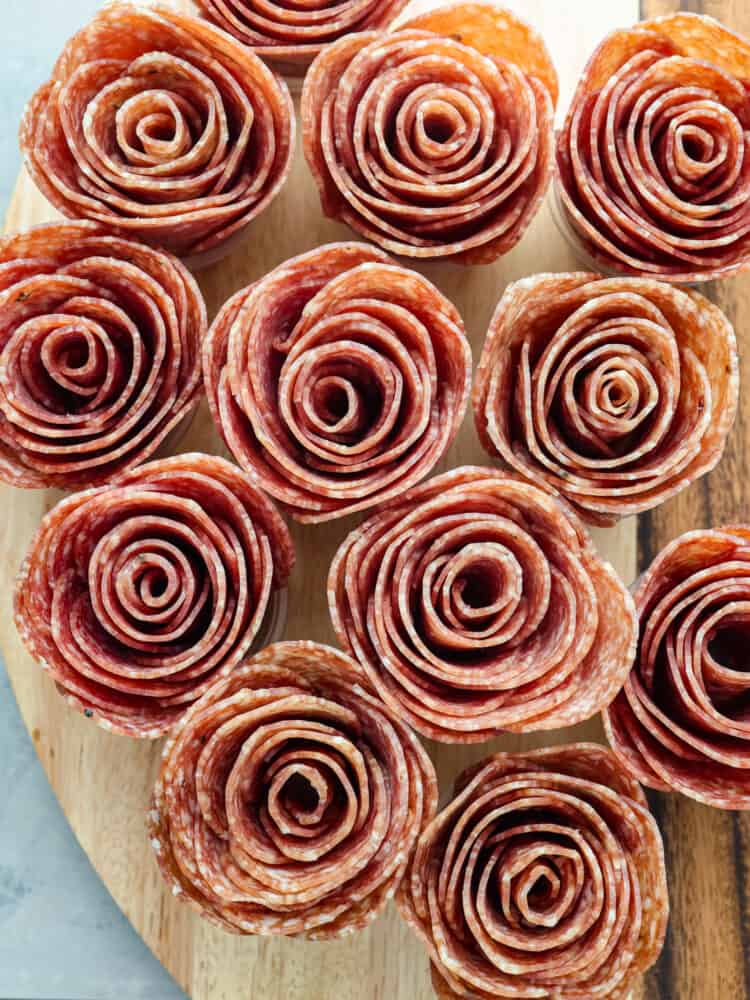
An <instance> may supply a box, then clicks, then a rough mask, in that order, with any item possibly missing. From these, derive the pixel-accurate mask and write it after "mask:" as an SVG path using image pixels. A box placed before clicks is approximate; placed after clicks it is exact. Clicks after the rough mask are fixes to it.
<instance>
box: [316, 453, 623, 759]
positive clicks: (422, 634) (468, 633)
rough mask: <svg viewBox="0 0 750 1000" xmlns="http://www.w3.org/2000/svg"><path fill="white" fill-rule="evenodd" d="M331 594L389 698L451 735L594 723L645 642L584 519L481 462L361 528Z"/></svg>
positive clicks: (335, 567)
mask: <svg viewBox="0 0 750 1000" xmlns="http://www.w3.org/2000/svg"><path fill="white" fill-rule="evenodd" d="M328 602H329V607H330V611H331V617H332V620H333V625H334V628H335V629H336V633H337V635H338V637H339V640H340V642H341V643H342V645H343V646H344V648H346V649H347V650H349V652H351V653H352V655H354V656H355V657H356V658H357V659H358V660H359V662H360V663H361V664H362V665H363V667H364V669H365V671H366V673H367V676H368V677H369V678H370V680H371V682H372V684H373V686H374V687H375V688H376V689H377V691H378V694H379V695H380V696H381V697H382V698H383V700H384V701H385V702H386V704H388V705H389V706H390V707H391V708H393V710H394V711H396V712H398V713H399V714H400V715H401V716H402V717H403V718H404V719H406V721H407V722H408V723H409V724H410V725H412V726H413V727H414V728H415V729H416V730H417V731H418V732H420V733H422V734H423V735H424V736H428V737H430V738H431V739H436V740H441V741H443V742H445V743H461V742H465V743H470V742H482V741H484V740H487V739H490V738H491V737H492V736H494V735H496V734H497V733H498V732H502V731H507V732H530V731H535V730H543V729H557V728H560V727H562V726H568V725H573V724H574V723H576V722H580V721H582V720H583V719H588V718H590V717H591V716H592V715H594V714H595V713H596V712H598V711H600V709H602V708H603V707H604V706H605V705H608V704H609V703H610V702H611V701H612V699H613V698H614V697H615V695H616V694H617V692H618V691H619V690H620V688H621V687H622V684H623V682H624V680H625V678H626V677H627V675H628V671H629V670H630V667H631V664H632V662H633V655H634V650H635V641H636V636H637V628H636V621H635V612H634V609H633V602H632V599H631V597H630V595H629V594H628V592H627V590H626V589H625V587H624V586H623V584H622V583H621V582H620V580H619V578H618V577H617V575H616V574H615V572H614V570H613V569H612V567H611V566H610V565H609V564H608V563H605V562H604V561H603V560H602V559H600V558H599V556H598V555H597V554H596V551H595V550H594V546H593V543H592V542H591V540H590V539H589V537H588V536H587V535H586V533H585V532H584V530H583V528H582V527H581V526H580V524H579V523H578V521H577V518H576V517H575V515H574V514H572V512H569V511H568V510H567V508H564V507H563V506H561V505H560V504H559V503H558V502H557V501H556V500H554V499H553V498H552V497H551V496H550V495H549V494H548V493H546V492H544V491H543V490H540V489H537V487H535V486H531V485H529V484H528V483H524V482H522V481H520V480H519V479H517V478H515V477H513V476H511V475H510V474H507V473H502V472H497V471H494V470H492V469H483V468H475V467H464V468H460V469H455V470H454V471H452V472H449V473H446V474H444V475H441V476H436V477H435V478H434V479H431V480H430V481H429V482H427V483H425V484H424V485H422V486H420V487H417V488H416V489H414V490H412V491H411V492H410V493H409V494H407V495H406V497H404V498H403V499H402V500H401V501H399V502H397V503H392V504H389V505H388V507H387V508H386V509H384V510H382V511H381V512H380V513H377V514H375V515H374V516H372V517H371V518H370V519H369V520H367V521H365V522H364V524H362V525H361V526H360V527H359V528H355V529H354V531H352V532H351V533H350V534H349V536H348V537H347V538H346V539H345V540H344V542H343V543H342V545H341V546H340V548H339V550H338V552H337V553H336V556H335V558H334V561H333V563H332V564H331V569H330V573H329V577H328Z"/></svg>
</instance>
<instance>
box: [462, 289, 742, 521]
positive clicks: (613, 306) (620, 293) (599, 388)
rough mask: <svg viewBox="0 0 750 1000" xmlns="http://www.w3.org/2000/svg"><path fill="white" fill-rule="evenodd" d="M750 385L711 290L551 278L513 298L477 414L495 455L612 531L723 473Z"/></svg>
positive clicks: (494, 330) (497, 321) (479, 386)
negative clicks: (744, 387) (718, 470)
mask: <svg viewBox="0 0 750 1000" xmlns="http://www.w3.org/2000/svg"><path fill="white" fill-rule="evenodd" d="M738 389H739V374H738V361H737V345H736V341H735V336H734V331H733V330H732V327H731V324H730V323H729V321H728V320H727V318H726V317H725V316H724V314H723V313H722V312H721V311H720V310H719V309H717V308H716V306H714V305H712V304H711V303H710V302H709V301H708V300H707V299H705V298H704V297H703V296H702V295H699V294H698V293H697V292H692V291H680V290H678V289H676V288H674V287H673V286H671V285H668V284H665V283H663V282H656V281H652V280H649V279H643V278H601V277H599V276H597V275H595V274H583V273H579V274H539V275H535V276H534V277H532V278H525V279H523V280H522V281H517V282H515V283H514V284H512V285H510V286H509V287H508V288H507V290H506V292H505V294H504V295H503V297H502V299H501V300H500V303H499V305H498V307H497V310H496V312H495V315H494V317H493V319H492V322H491V323H490V328H489V331H488V334H487V340H486V342H485V346H484V351H483V353H482V359H481V362H480V364H479V368H478V370H477V376H476V379H475V382H474V396H473V401H474V417H475V420H476V425H477V430H478V432H479V436H480V439H481V441H482V443H483V445H484V447H485V448H486V449H487V451H488V452H490V454H496V455H498V456H499V457H500V458H502V459H503V460H504V461H505V462H507V463H508V464H509V465H510V466H511V467H512V468H514V469H515V470H516V471H517V472H519V473H520V474H521V475H522V476H524V477H525V478H528V479H530V480H531V481H532V482H534V483H536V484H537V485H539V486H546V487H547V488H549V489H550V490H552V492H553V493H555V494H558V495H562V496H563V497H565V498H566V499H567V500H568V501H569V502H570V503H571V504H572V505H573V506H574V507H575V508H576V510H577V511H578V512H579V513H580V514H581V515H582V516H583V517H584V518H585V519H586V520H588V521H591V522H594V523H599V524H611V523H613V522H614V521H615V520H616V519H617V518H618V517H621V516H624V515H627V514H636V513H639V512H641V511H644V510H648V509H649V508H651V507H655V506H656V505H657V504H660V503H662V502H663V501H664V500H666V499H667V498H669V497H671V496H674V495H675V494H676V493H678V492H679V491H680V490H682V489H684V488H685V487H686V486H688V485H689V484H690V483H692V482H693V481H694V480H695V479H697V478H698V477H699V476H702V475H703V474H704V473H706V472H709V471H710V470H711V469H713V468H714V466H715V465H716V464H717V462H718V461H719V459H720V458H721V455H722V452H723V450H724V445H725V443H726V439H727V435H728V433H729V430H730V428H731V426H732V423H733V421H734V416H735V411H736V409H737V396H738Z"/></svg>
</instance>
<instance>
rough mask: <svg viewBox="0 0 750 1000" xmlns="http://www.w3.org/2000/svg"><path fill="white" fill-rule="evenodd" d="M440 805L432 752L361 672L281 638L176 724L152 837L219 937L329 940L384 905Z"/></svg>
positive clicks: (176, 884) (171, 880) (165, 869)
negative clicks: (220, 933) (222, 932)
mask: <svg viewBox="0 0 750 1000" xmlns="http://www.w3.org/2000/svg"><path fill="white" fill-rule="evenodd" d="M436 801H437V781H436V778H435V772H434V769H433V767H432V764H431V762H430V759H429V757H428V756H427V754H426V753H425V751H424V750H423V749H422V747H421V745H420V743H419V741H418V739H417V738H416V736H415V735H414V734H413V733H412V732H411V731H410V730H409V729H408V728H407V727H406V726H404V725H403V723H401V722H399V721H398V719H396V718H395V717H394V716H392V715H391V714H390V712H389V711H388V709H387V708H385V706H384V705H383V704H382V702H380V701H379V700H378V699H377V698H376V697H375V696H374V695H373V694H372V693H371V692H370V690H369V689H368V687H367V683H366V681H365V678H364V677H363V675H362V674H361V672H360V670H359V668H358V667H357V664H356V663H354V662H353V661H352V660H350V659H349V657H347V656H344V655H343V654H342V653H339V652H338V651H337V650H335V649H331V647H330V646H323V645H320V644H319V643H314V642H282V643H277V644H276V645H273V646H269V647H267V648H266V649H264V650H263V651H262V652H261V653H259V654H258V655H257V656H254V657H253V658H252V659H251V660H250V661H249V662H248V663H247V664H246V665H245V666H243V667H240V668H238V669H237V670H235V671H234V672H233V673H232V674H231V675H230V676H229V677H227V678H224V679H223V680H221V681H219V682H218V683H216V684H214V685H213V686H212V687H211V688H209V690H208V691H207V692H206V693H205V695H204V696H203V698H201V700H200V701H199V702H197V703H196V704H195V705H194V706H193V707H192V708H191V709H190V711H189V712H188V713H187V714H186V716H185V717H184V719H183V720H182V721H181V722H180V723H179V724H178V726H177V727H176V728H175V730H174V733H173V734H172V736H171V737H170V739H169V741H168V743H167V745H166V747H165V749H164V756H163V760H162V768H161V774H160V776H159V779H158V782H157V785H156V789H155V793H154V800H153V807H152V810H151V813H150V826H151V837H152V844H153V846H154V849H155V851H156V856H157V859H158V862H159V867H160V869H161V872H162V875H163V876H164V878H165V880H166V882H167V883H168V884H169V885H170V886H171V887H172V890H173V892H174V893H175V894H176V895H177V896H178V897H180V898H182V899H184V900H186V901H188V902H189V903H191V904H192V905H193V906H194V907H195V908H196V909H197V910H198V911H199V912H200V913H201V915H202V916H204V917H207V918H208V919H210V920H212V921H214V922H215V923H217V924H219V926H221V927H223V928H224V929H225V930H230V931H233V932H235V933H239V934H263V935H272V934H283V935H288V936H296V937H307V938H312V939H323V938H336V937H341V936H342V935H345V934H349V933H351V932H352V931H356V930H360V929H361V928H363V927H365V926H367V924H369V923H370V922H371V921H372V920H374V919H375V917H376V916H377V915H378V914H379V913H380V912H381V911H382V909H383V907H384V906H385V905H386V903H387V901H388V900H389V899H390V898H392V896H393V895H394V893H395V891H396V889H397V887H398V885H399V883H400V882H401V879H402V877H403V874H404V871H405V869H406V865H407V863H408V860H409V856H410V854H411V851H412V849H413V847H414V844H415V843H416V840H417V837H418V836H419V834H420V832H421V831H422V829H423V827H424V826H425V825H426V824H427V823H428V822H429V821H430V820H431V819H432V817H433V816H434V814H435V807H436Z"/></svg>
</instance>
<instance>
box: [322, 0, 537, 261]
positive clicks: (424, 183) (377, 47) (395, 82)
mask: <svg viewBox="0 0 750 1000" xmlns="http://www.w3.org/2000/svg"><path fill="white" fill-rule="evenodd" d="M556 99H557V76H556V73H555V70H554V67H553V66H552V63H551V61H550V58H549V55H548V53H547V49H546V47H545V45H544V42H543V40H542V39H541V37H540V36H539V35H537V34H536V32H534V31H532V29H531V28H529V27H528V25H526V24H525V23H524V22H522V21H520V20H519V19H518V18H517V17H516V16H515V15H514V14H511V13H510V12H509V11H506V10H503V9H502V8H498V7H495V6H494V5H492V4H482V3H479V4H472V3H469V4H463V3H461V4H454V5H451V6H449V7H446V8H444V9H442V10H437V11H433V12H431V13H428V14H424V15H422V16H421V17H418V18H416V19H414V20H410V21H408V22H406V23H404V24H400V25H399V29H398V30H397V31H392V32H382V31H365V32H361V33H359V34H356V35H350V36H348V37H344V38H342V39H340V40H339V41H337V42H334V43H333V44H332V45H329V46H328V47H327V48H325V49H324V50H323V51H322V52H321V54H320V55H319V56H318V57H317V59H316V60H315V62H314V63H313V64H312V66H311V67H310V70H309V71H308V73H307V76H306V77H305V84H304V87H303V91H302V128H303V139H304V150H305V156H306V158H307V162H308V164H309V166H310V169H311V171H312V173H313V176H314V178H315V181H316V183H317V185H318V189H319V191H320V197H321V201H322V205H323V210H324V212H325V213H326V215H328V216H331V217H332V218H336V219H341V220H342V221H343V222H346V223H347V224H348V225H349V226H351V227H352V228H353V229H355V230H356V231H357V232H358V233H361V234H362V235H363V236H365V237H367V239H369V240H372V241H373V242H374V243H377V244H379V245H380V246H382V247H384V248H385V249H386V250H389V251H391V252H392V253H396V254H400V255H402V256H406V257H416V258H451V259H454V260H456V261H459V262H461V263H466V264H473V263H488V262H491V261H493V260H495V259H496V258H497V257H499V256H500V255H501V254H504V253H506V252H507V251H508V250H510V249H511V247H513V246H514V245H515V244H516V243H517V242H518V240H519V239H520V238H521V236H522V235H523V233H524V232H525V230H526V228H527V227H528V225H529V223H530V222H531V220H532V219H533V217H534V215H535V213H536V211H537V209H538V208H539V205H540V203H541V201H542V198H543V197H544V193H545V191H546V189H547V185H548V183H549V180H550V177H551V172H552V161H553V145H554V142H553V112H554V104H555V101H556Z"/></svg>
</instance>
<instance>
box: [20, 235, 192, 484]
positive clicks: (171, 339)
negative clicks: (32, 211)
mask: <svg viewBox="0 0 750 1000" xmlns="http://www.w3.org/2000/svg"><path fill="white" fill-rule="evenodd" d="M206 328H207V322H206V307H205V305H204V302H203V298H202V296H201V293H200V290H199V288H198V285H197V284H196V282H195V280H194V279H193V277H192V276H191V274H190V272H189V271H188V270H187V269H186V268H185V267H184V266H183V265H182V264H181V263H180V262H179V261H178V260H177V259H176V258H175V257H172V256H170V255H169V254H166V253H162V252H159V251H156V250H152V249H150V248H149V247H146V246H144V245H142V244H139V243H134V242H132V241H129V240H123V239H118V238H116V237H113V236H110V235H108V234H107V233H106V232H105V231H104V230H102V229H101V228H100V227H98V226H97V225H96V224H94V223H87V222H79V223H69V224H52V225H47V226H39V227H37V228H36V229H31V230H29V231H28V232H25V233H19V234H16V235H12V236H7V237H4V238H3V239H0V479H2V480H4V481H5V482H7V483H10V484H11V485H12V486H23V487H32V488H41V487H61V488H63V489H68V488H73V487H80V486H95V485H99V484H101V483H103V482H105V481H107V480H109V479H111V478H112V477H113V476H116V475H117V474H118V473H120V472H123V471H125V470H126V469H129V468H131V467H132V466H135V465H138V464H139V463H141V462H143V461H144V460H145V459H147V458H148V457H149V456H150V455H152V454H153V453H154V452H155V451H156V450H157V448H158V447H159V446H160V445H161V444H162V443H164V442H165V441H166V439H167V438H168V437H169V435H170V434H171V432H172V431H174V430H176V429H177V428H179V427H180V426H181V425H183V424H184V423H185V422H186V421H187V419H189V417H190V416H191V415H192V413H193V411H194V409H195V405H196V403H197V400H198V396H199V392H200V390H201V388H202V380H201V358H200V351H201V345H202V341H203V338H204V337H205V334H206Z"/></svg>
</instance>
